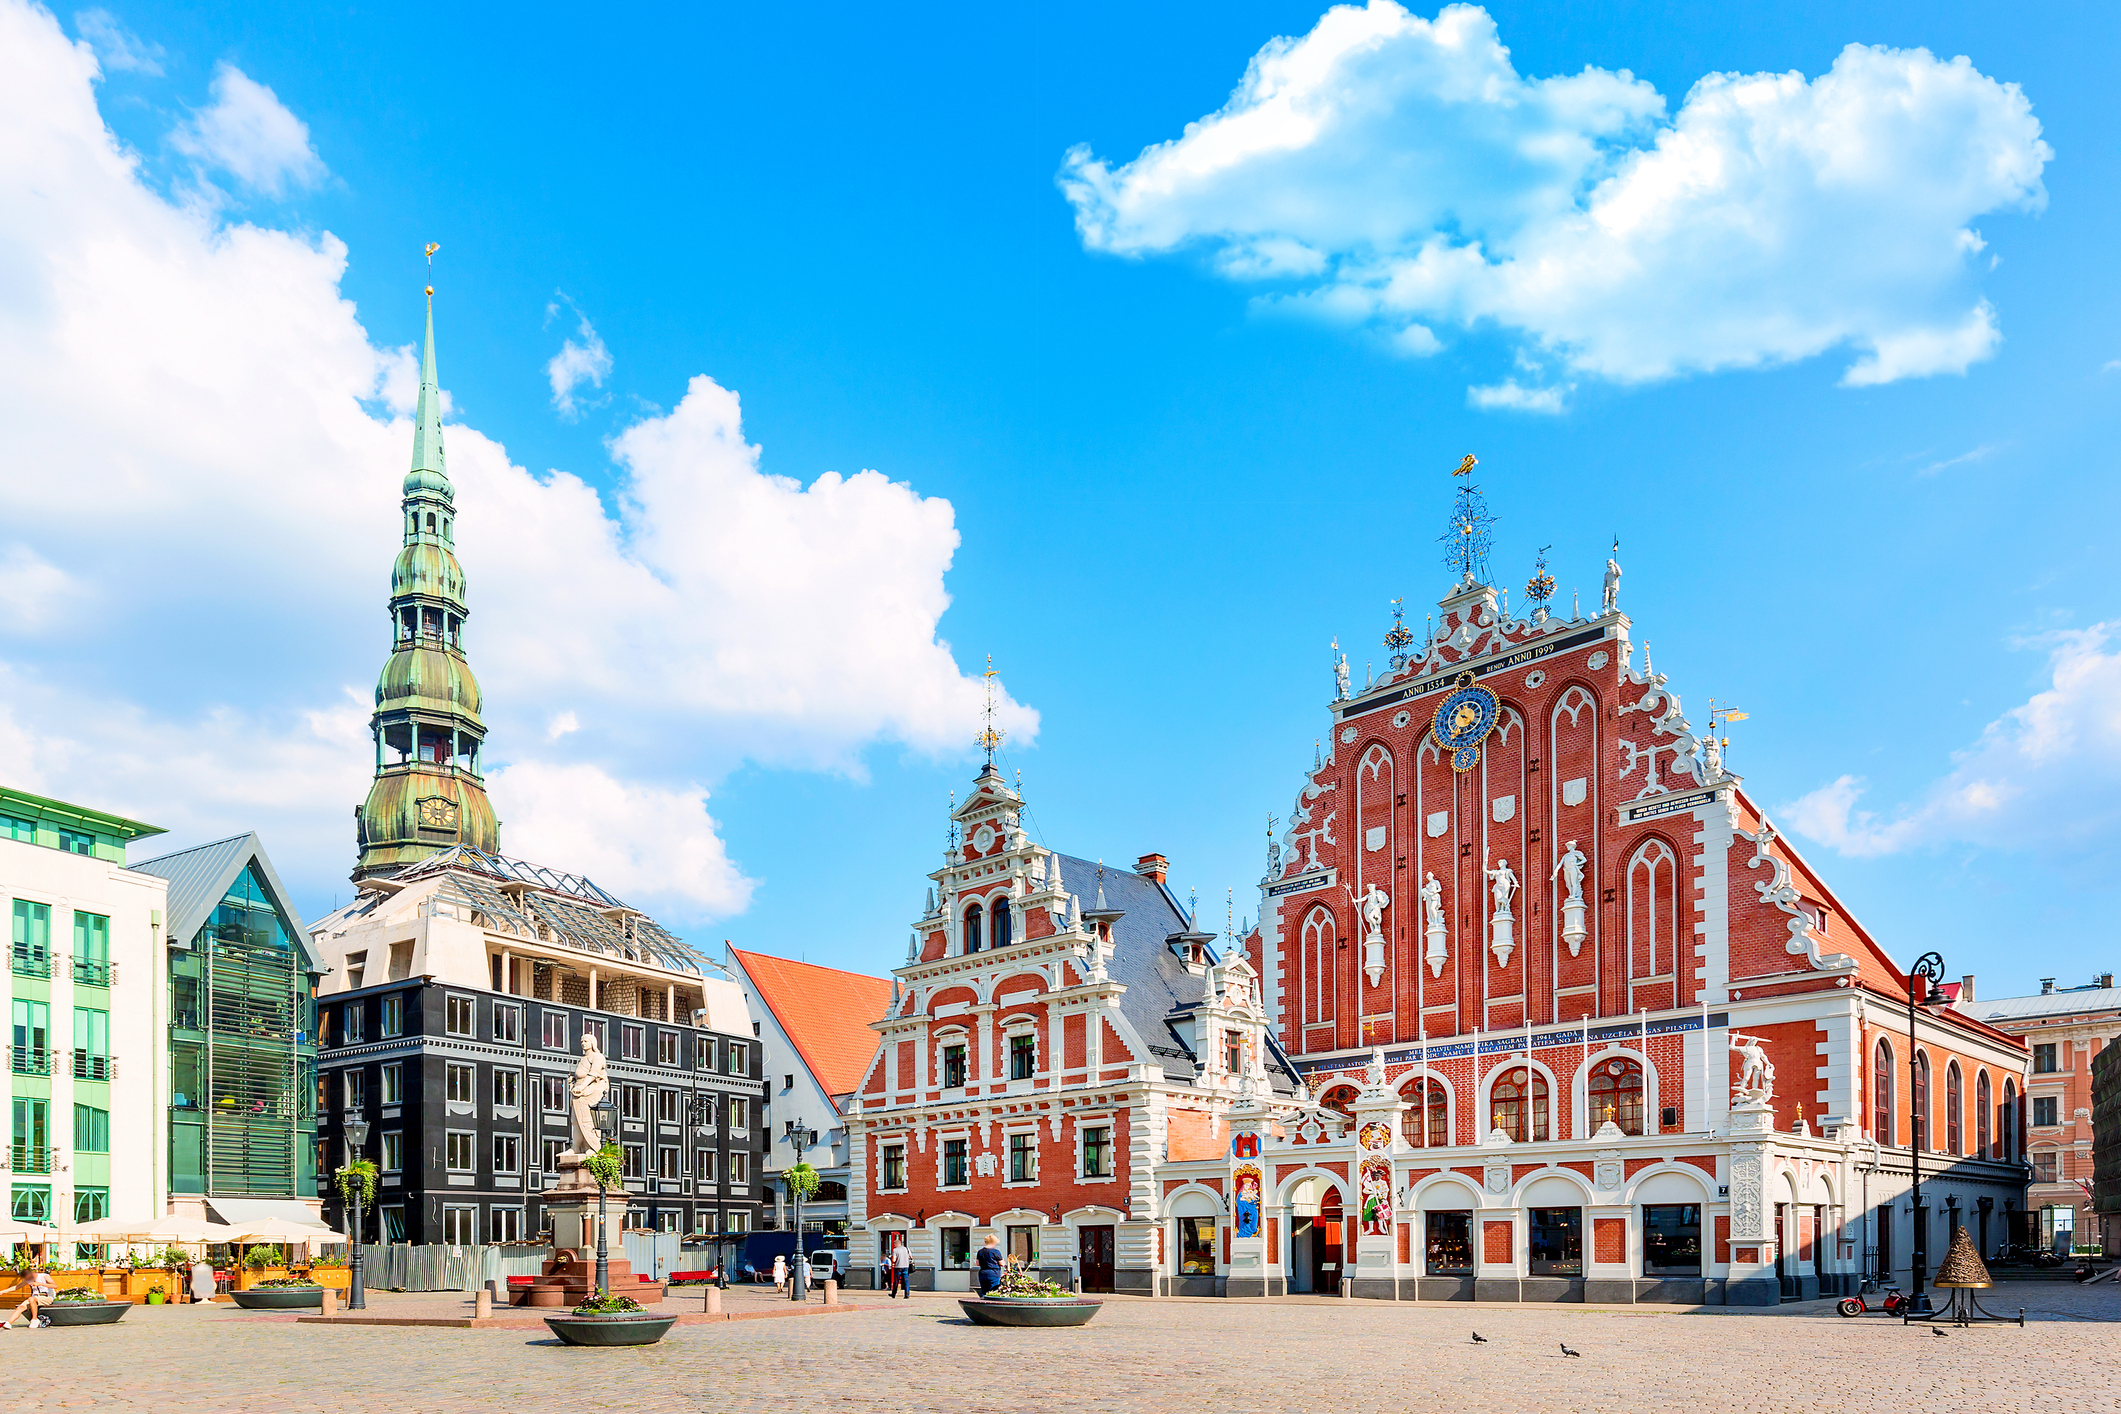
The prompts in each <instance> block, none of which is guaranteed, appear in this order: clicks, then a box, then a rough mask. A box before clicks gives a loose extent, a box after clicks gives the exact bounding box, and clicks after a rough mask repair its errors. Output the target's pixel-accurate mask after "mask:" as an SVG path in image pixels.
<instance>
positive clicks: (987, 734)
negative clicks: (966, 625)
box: [972, 653, 1005, 766]
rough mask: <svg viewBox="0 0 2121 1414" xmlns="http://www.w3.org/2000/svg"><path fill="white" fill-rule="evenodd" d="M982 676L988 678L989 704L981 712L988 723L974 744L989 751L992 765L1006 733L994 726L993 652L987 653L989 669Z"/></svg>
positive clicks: (988, 760) (988, 761)
mask: <svg viewBox="0 0 2121 1414" xmlns="http://www.w3.org/2000/svg"><path fill="white" fill-rule="evenodd" d="M980 676H982V677H984V678H985V679H986V680H987V705H986V707H985V708H984V709H983V710H982V712H981V714H980V715H981V717H982V718H983V719H984V720H985V722H986V725H985V726H983V727H981V728H980V734H979V735H978V736H976V737H974V738H973V739H972V744H973V745H974V746H977V747H979V748H980V749H981V750H982V751H985V752H986V753H987V764H988V765H989V766H992V765H993V764H994V749H995V748H996V747H998V746H1000V745H1001V744H1002V738H1003V736H1004V735H1005V733H1003V732H999V731H996V730H995V727H994V678H995V672H994V655H993V654H992V653H989V654H988V655H987V671H986V672H984V673H982V674H981V675H980Z"/></svg>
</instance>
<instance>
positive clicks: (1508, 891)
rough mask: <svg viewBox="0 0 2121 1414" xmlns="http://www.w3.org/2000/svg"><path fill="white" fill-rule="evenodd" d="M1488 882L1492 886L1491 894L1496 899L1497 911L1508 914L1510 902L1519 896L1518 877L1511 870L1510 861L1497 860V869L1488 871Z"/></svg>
mask: <svg viewBox="0 0 2121 1414" xmlns="http://www.w3.org/2000/svg"><path fill="white" fill-rule="evenodd" d="M1488 882H1489V884H1490V885H1491V888H1490V893H1491V894H1492V895H1493V897H1494V899H1495V911H1496V912H1497V913H1508V912H1509V911H1510V900H1511V899H1512V898H1514V897H1516V895H1517V875H1516V874H1515V873H1514V872H1512V870H1511V869H1510V861H1509V860H1507V859H1498V860H1496V861H1495V867H1494V868H1493V869H1490V870H1488Z"/></svg>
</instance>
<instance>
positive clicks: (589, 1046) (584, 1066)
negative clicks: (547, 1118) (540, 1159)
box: [567, 1031, 611, 1160]
mask: <svg viewBox="0 0 2121 1414" xmlns="http://www.w3.org/2000/svg"><path fill="white" fill-rule="evenodd" d="M610 1089H611V1081H610V1079H609V1078H608V1077H607V1076H606V1074H605V1069H604V1052H603V1051H602V1050H601V1049H600V1048H599V1047H598V1046H597V1038H596V1033H595V1032H594V1031H584V1032H583V1033H582V1058H581V1059H580V1060H579V1061H576V1062H575V1067H574V1079H572V1080H570V1081H569V1082H567V1092H568V1094H569V1095H571V1096H572V1097H573V1105H572V1109H571V1113H570V1116H569V1117H570V1120H571V1124H570V1126H569V1128H570V1133H569V1135H568V1141H569V1146H570V1148H571V1149H572V1151H573V1156H574V1157H575V1158H576V1159H577V1160H580V1159H586V1158H588V1157H589V1156H590V1155H592V1154H594V1153H596V1152H597V1151H598V1150H600V1149H602V1148H603V1147H604V1136H603V1134H602V1133H601V1132H599V1131H598V1129H597V1124H596V1116H595V1115H593V1114H592V1113H591V1111H592V1110H594V1109H595V1108H596V1107H597V1106H598V1105H600V1104H602V1103H603V1102H604V1096H605V1095H606V1094H607V1093H608V1092H609V1091H610Z"/></svg>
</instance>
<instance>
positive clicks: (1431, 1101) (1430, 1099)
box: [1405, 1078, 1451, 1147]
mask: <svg viewBox="0 0 2121 1414" xmlns="http://www.w3.org/2000/svg"><path fill="white" fill-rule="evenodd" d="M1405 1095H1406V1098H1407V1100H1408V1102H1409V1103H1410V1104H1411V1106H1412V1108H1413V1111H1414V1113H1413V1114H1412V1115H1409V1116H1408V1117H1407V1120H1406V1129H1407V1139H1408V1142H1410V1143H1414V1144H1421V1145H1426V1146H1432V1147H1433V1146H1436V1145H1442V1144H1448V1143H1450V1142H1451V1134H1450V1122H1449V1116H1450V1102H1449V1100H1448V1098H1447V1097H1446V1096H1445V1094H1444V1088H1443V1085H1442V1083H1441V1082H1439V1081H1436V1080H1431V1079H1427V1078H1422V1079H1419V1080H1416V1081H1414V1082H1413V1084H1411V1085H1409V1086H1408V1087H1407V1089H1406V1091H1405Z"/></svg>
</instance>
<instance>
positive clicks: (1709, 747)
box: [1701, 723, 1723, 783]
mask: <svg viewBox="0 0 2121 1414" xmlns="http://www.w3.org/2000/svg"><path fill="white" fill-rule="evenodd" d="M1722 774H1723V743H1722V742H1721V741H1720V740H1718V739H1717V736H1716V732H1715V729H1714V724H1713V723H1712V724H1711V726H1710V731H1709V734H1708V736H1707V738H1706V739H1705V740H1703V742H1702V743H1701V779H1702V781H1703V782H1704V783H1706V782H1708V781H1713V780H1715V779H1716V778H1717V777H1719V776H1721V775H1722Z"/></svg>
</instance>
